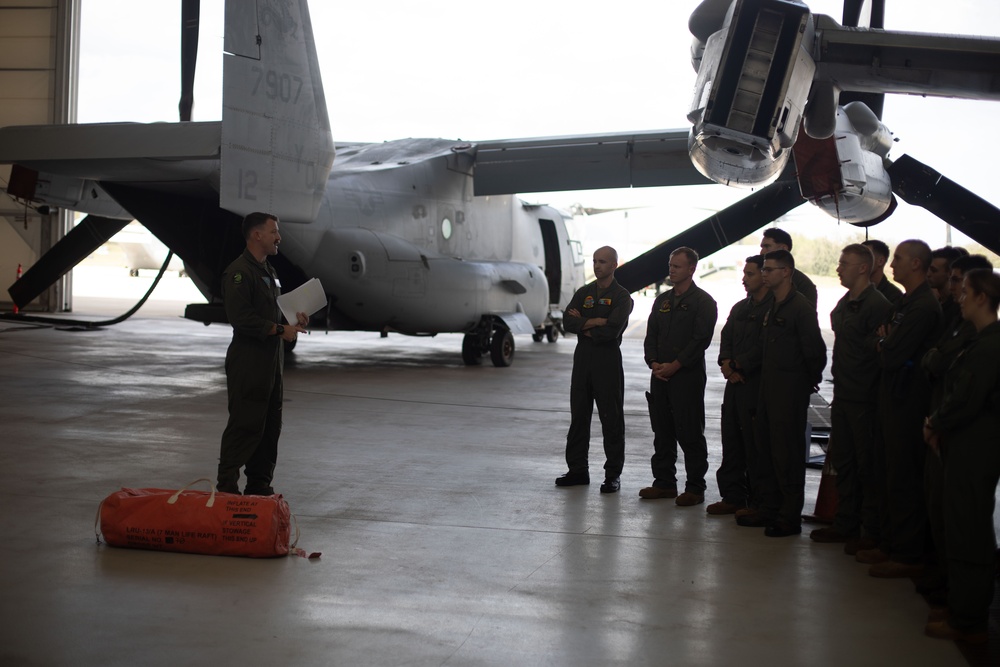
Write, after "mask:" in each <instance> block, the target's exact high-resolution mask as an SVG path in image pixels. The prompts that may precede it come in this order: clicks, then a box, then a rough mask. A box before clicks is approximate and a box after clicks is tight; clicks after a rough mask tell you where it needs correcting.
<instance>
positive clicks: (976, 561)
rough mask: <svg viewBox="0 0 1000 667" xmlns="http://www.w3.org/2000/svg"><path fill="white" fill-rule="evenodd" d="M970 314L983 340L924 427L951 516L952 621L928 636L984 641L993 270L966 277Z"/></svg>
mask: <svg viewBox="0 0 1000 667" xmlns="http://www.w3.org/2000/svg"><path fill="white" fill-rule="evenodd" d="M960 303H961V309H962V317H963V318H964V319H965V320H966V321H967V322H971V323H972V324H973V325H974V326H975V328H976V336H975V337H974V338H973V339H972V341H971V342H970V343H969V345H968V346H967V347H966V348H965V349H964V350H963V351H962V352H961V353H960V354H959V356H958V357H957V358H956V359H955V362H954V363H953V364H952V366H951V368H949V369H948V373H947V375H946V376H945V394H944V398H943V400H942V402H941V405H940V406H939V407H938V409H937V410H935V411H934V412H933V413H932V414H931V415H930V417H928V418H927V421H926V422H925V423H924V439H925V440H926V441H927V444H928V445H930V447H931V450H932V452H931V454H930V455H932V456H933V455H935V454H937V455H939V456H941V458H942V460H943V462H944V515H945V516H944V518H945V540H946V543H947V552H948V612H947V617H944V615H942V614H933V613H932V617H931V618H930V619H929V622H928V623H927V626H926V627H925V628H924V633H925V634H927V635H928V636H931V637H937V638H940V639H952V640H959V641H966V642H971V643H984V642H986V641H987V639H988V634H987V620H988V616H989V610H990V604H991V603H992V601H993V579H994V574H995V565H994V561H995V557H996V556H995V554H996V535H995V534H994V530H993V508H994V495H995V493H996V487H997V481H998V479H1000V447H998V446H997V443H996V433H997V429H998V428H1000V323H998V322H997V307H998V306H1000V276H998V275H997V274H995V273H993V272H992V271H990V270H988V269H974V270H972V271H969V272H968V273H966V274H965V282H964V284H963V286H962V297H961V299H960Z"/></svg>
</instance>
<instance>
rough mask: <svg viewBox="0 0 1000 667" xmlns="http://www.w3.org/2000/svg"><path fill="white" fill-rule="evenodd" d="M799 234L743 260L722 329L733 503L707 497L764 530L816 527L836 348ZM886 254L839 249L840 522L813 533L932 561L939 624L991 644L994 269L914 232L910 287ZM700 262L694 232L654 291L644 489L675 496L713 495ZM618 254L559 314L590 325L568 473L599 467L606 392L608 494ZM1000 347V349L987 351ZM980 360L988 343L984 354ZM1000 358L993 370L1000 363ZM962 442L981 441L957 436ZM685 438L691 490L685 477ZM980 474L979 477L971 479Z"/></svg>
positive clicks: (620, 443) (725, 443)
mask: <svg viewBox="0 0 1000 667" xmlns="http://www.w3.org/2000/svg"><path fill="white" fill-rule="evenodd" d="M791 249H792V239H791V237H790V236H789V235H788V234H787V233H786V232H784V231H782V230H780V229H777V228H772V229H768V230H766V231H765V232H764V236H763V239H762V241H761V254H759V255H754V256H752V257H748V258H747V259H746V262H745V264H744V267H743V286H744V288H745V289H746V292H747V296H746V298H745V299H742V300H740V301H739V302H737V303H736V304H735V305H734V306H733V307H732V310H731V311H730V313H729V317H728V318H727V320H726V322H725V325H724V326H723V327H722V331H721V340H720V345H719V358H718V364H719V368H720V370H721V372H722V375H723V377H724V378H725V379H726V387H725V393H724V397H723V403H722V416H721V441H722V443H721V444H722V462H721V465H720V466H719V469H718V471H717V474H716V478H717V482H718V487H719V493H720V495H721V500H719V501H718V502H715V503H712V504H709V505H708V506H707V508H706V509H707V512H708V513H709V514H711V515H730V514H732V515H735V520H736V523H737V524H739V525H740V526H746V527H757V528H763V532H764V535H766V536H768V537H787V536H791V535H797V534H800V533H801V532H802V527H801V524H802V509H803V504H804V490H805V468H806V459H807V454H808V445H809V442H808V437H807V429H808V425H807V422H808V419H807V416H808V410H809V406H810V400H811V398H810V397H811V396H812V395H813V394H814V393H817V392H818V391H819V386H820V383H821V382H822V379H823V377H822V374H823V370H824V368H825V367H826V361H827V357H826V352H827V350H826V344H825V343H824V340H823V336H822V334H821V331H820V326H819V322H818V316H817V290H816V287H815V285H814V284H813V283H812V281H810V280H809V278H808V277H807V276H806V275H805V274H804V273H802V272H800V271H796V269H795V261H794V258H793V256H792V254H791ZM888 260H889V248H888V247H887V246H886V244H885V243H883V242H881V241H877V240H869V241H865V242H864V243H859V244H851V245H848V246H847V247H845V248H844V249H843V251H842V252H841V256H840V261H839V263H838V265H837V275H838V277H839V278H840V283H841V285H842V286H843V287H845V288H846V289H847V292H846V293H845V294H844V296H843V297H842V298H841V299H840V300H839V301H838V302H837V305H836V306H835V307H834V309H833V311H832V312H831V313H830V322H831V327H832V330H833V332H834V336H835V338H834V344H833V355H832V356H833V361H832V368H831V375H832V376H833V401H832V403H831V406H830V422H831V433H830V445H829V451H828V456H829V458H830V463H831V465H832V467H833V468H834V469H835V471H836V488H837V495H838V503H837V510H836V516H835V519H834V522H833V524H832V525H831V526H829V527H825V528H818V529H816V530H813V531H812V532H811V533H810V537H811V538H812V539H813V540H814V541H816V542H822V543H843V544H844V545H845V546H844V551H845V553H847V554H849V555H853V556H854V557H855V558H856V559H857V560H858V561H859V562H861V563H865V564H868V565H869V574H870V575H871V576H874V577H881V578H896V577H916V578H920V579H919V581H918V590H920V591H921V592H923V593H925V594H928V596H929V599H930V600H931V602H932V604H935V603H937V604H939V605H940V608H939V609H932V612H931V616H930V618H929V619H928V623H927V626H926V627H925V632H926V634H928V635H930V636H934V637H941V638H947V639H959V640H964V641H969V642H983V641H986V637H987V635H986V620H987V615H988V611H989V605H990V603H991V602H992V594H993V593H992V591H993V588H992V586H993V567H994V565H993V561H994V553H995V551H996V541H995V536H994V531H993V519H992V516H993V497H994V493H995V488H996V484H997V476H998V475H1000V448H996V447H992V448H986V447H983V446H980V445H979V444H977V443H978V442H979V440H982V439H983V437H987V438H988V437H989V436H988V435H986V433H989V431H990V429H993V433H995V428H996V427H998V426H1000V417H998V416H997V412H998V410H997V409H998V408H1000V325H997V324H996V318H997V315H996V312H997V304H998V303H1000V276H997V274H994V273H993V271H992V265H991V264H990V263H989V261H988V260H987V259H986V258H985V257H983V256H981V255H972V256H969V255H968V253H967V252H965V251H964V250H961V249H959V248H952V247H945V248H941V249H938V250H935V251H933V252H932V251H931V249H930V248H929V247H928V246H927V244H926V243H924V242H923V241H919V240H909V241H904V242H903V243H901V244H899V245H898V246H897V248H896V249H895V251H894V253H893V255H892V262H891V264H890V267H891V270H892V274H893V280H894V281H895V283H897V284H899V285H900V286H901V287H902V288H903V290H900V289H899V288H898V287H896V286H895V285H894V284H893V283H892V282H890V281H889V280H888V279H887V277H886V276H885V274H884V267H885V265H886V263H887V262H888ZM697 263H698V255H697V253H696V252H695V251H694V250H692V249H691V248H686V247H681V248H678V249H676V250H674V252H673V253H672V254H671V255H670V264H669V278H670V283H671V285H672V287H671V289H669V290H668V291H666V292H664V293H663V294H661V295H659V296H658V297H657V298H656V299H655V301H654V302H653V306H652V310H651V312H650V315H649V318H648V321H647V327H646V335H645V340H644V344H643V349H644V357H645V361H646V364H647V366H649V368H650V370H651V377H650V388H649V391H648V392H646V399H647V402H648V406H649V415H650V422H651V426H652V430H653V450H654V453H653V456H652V459H651V468H652V475H653V482H652V484H651V485H650V486H648V487H645V488H643V489H641V490H640V491H639V496H640V497H641V498H643V499H646V500H656V499H675V502H676V504H677V505H680V506H694V505H698V504H701V503H703V502H704V500H705V490H706V482H705V475H706V474H707V472H708V467H709V466H708V448H707V443H706V439H705V404H704V398H705V386H706V381H707V373H706V364H705V351H706V350H707V348H708V347H709V345H710V343H711V341H712V338H713V335H714V332H715V325H716V320H717V317H718V311H717V305H716V302H715V300H714V299H713V298H712V297H711V296H710V295H709V294H708V293H707V292H705V291H704V290H703V289H701V288H700V287H698V286H697V285H696V284H695V283H694V273H695V270H696V268H697ZM616 267H617V253H616V252H615V251H614V249H613V248H610V247H604V248H600V249H598V250H597V251H596V252H595V253H594V275H595V281H594V282H592V283H590V284H588V285H586V286H584V287H583V288H581V289H580V290H579V291H578V292H577V293H576V295H575V296H574V297H573V299H572V300H571V302H570V304H569V305H568V307H567V309H566V312H565V317H564V326H565V328H566V330H567V331H568V332H571V333H576V334H577V336H578V344H577V348H576V351H575V354H574V360H573V373H572V380H571V392H570V393H571V397H570V403H571V413H572V421H571V425H570V429H569V433H568V435H567V443H566V462H567V466H568V472H567V473H566V474H565V475H563V476H561V477H559V478H557V479H556V485H557V486H561V487H565V486H576V485H581V484H589V482H590V476H589V470H588V449H589V441H590V423H591V418H592V415H593V405H594V404H595V403H596V405H597V409H598V412H599V416H600V419H601V425H602V429H603V436H604V449H605V455H606V459H607V462H606V464H605V468H604V473H605V474H604V482H603V483H602V485H601V492H602V493H615V492H617V491H618V490H619V489H620V476H621V472H622V468H623V466H624V461H625V454H624V452H625V424H624V418H623V403H624V373H623V369H622V357H621V348H620V346H621V340H622V335H623V333H624V331H625V328H626V326H627V325H628V319H629V315H630V314H631V311H632V307H633V301H632V299H631V297H630V295H629V293H628V291H627V290H625V289H624V288H623V287H621V286H620V285H619V284H618V283H617V281H616V280H615V279H614V270H615V268H616ZM966 274H969V276H968V279H966ZM960 304H961V305H960ZM967 304H968V305H967ZM990 313H992V315H991V314H990ZM991 318H992V319H991ZM994 332H995V333H994ZM994 338H995V339H996V343H994V342H993V339H994ZM994 346H995V347H994ZM990 353H992V354H993V356H994V357H995V358H996V360H994V361H992V362H990V361H989V360H990V357H989V354H990ZM970 357H971V358H973V359H975V358H979V359H980V360H979V361H978V362H976V365H970V361H969V358H970ZM991 363H992V366H990V364H991ZM984 366H989V367H988V368H987V367H984ZM992 367H997V368H998V371H997V372H996V373H994V374H993V375H991V374H990V373H991V370H990V369H991V368H992ZM963 369H964V370H963ZM973 371H975V372H973ZM963 373H964V374H965V375H963ZM966 375H970V376H975V380H974V381H973V380H970V379H969V377H966ZM977 392H978V393H977ZM983 420H986V422H985V423H983ZM991 420H992V421H991ZM993 422H996V423H993ZM970 430H971V432H972V435H970V433H969V431H970ZM984 430H985V433H984ZM980 436H982V437H980ZM993 437H995V435H993ZM977 438H978V439H977ZM966 441H968V442H971V443H972V444H971V445H968V446H964V445H962V444H960V443H964V442H966ZM678 445H680V449H681V451H682V452H683V455H684V468H685V474H686V478H685V484H684V488H683V490H680V489H679V488H678V484H677V468H676V466H677V456H678V455H677V448H678ZM959 449H961V450H962V451H961V452H960V453H959V454H954V453H953V452H955V451H957V450H959ZM986 449H995V450H998V452H993V451H985V450H986ZM981 450H983V451H981ZM969 451H972V452H973V453H972V454H969V453H968V452H969ZM970 462H972V463H970ZM976 475H978V477H977V478H976V483H974V484H972V485H971V486H972V487H974V488H975V490H974V491H970V490H969V489H970V483H969V480H968V478H969V477H970V476H976ZM991 482H992V485H991ZM679 491H680V493H679Z"/></svg>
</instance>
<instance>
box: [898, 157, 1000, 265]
mask: <svg viewBox="0 0 1000 667" xmlns="http://www.w3.org/2000/svg"><path fill="white" fill-rule="evenodd" d="M888 171H889V177H890V178H891V179H892V191H893V192H895V193H896V194H897V195H898V196H899V197H901V198H902V199H903V201H905V202H906V203H908V204H912V205H914V206H920V207H921V208H925V209H927V210H928V211H930V212H931V213H933V214H934V215H936V216H937V217H939V218H941V219H942V220H944V221H945V222H947V223H948V224H949V225H951V226H952V227H954V228H955V229H957V230H959V231H960V232H962V233H963V234H965V235H966V236H968V237H969V238H971V239H973V240H975V241H976V242H978V243H981V244H982V245H984V246H986V247H987V248H989V249H990V250H992V251H993V252H1000V209H998V208H997V207H996V206H994V205H993V204H991V203H989V202H988V201H986V200H985V199H983V198H982V197H980V196H979V195H977V194H975V193H973V192H971V191H969V190H966V189H965V188H963V187H962V186H961V185H959V184H958V183H956V182H954V181H952V180H950V179H948V178H946V177H944V176H942V175H941V174H940V173H939V172H937V171H935V170H933V169H931V168H930V167H928V166H927V165H925V164H923V163H922V162H920V161H919V160H915V159H913V158H912V157H910V156H909V155H903V156H902V157H900V158H899V159H898V160H896V161H895V162H893V163H892V165H891V166H890V167H889V168H888Z"/></svg>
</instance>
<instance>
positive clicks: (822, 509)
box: [802, 442, 837, 523]
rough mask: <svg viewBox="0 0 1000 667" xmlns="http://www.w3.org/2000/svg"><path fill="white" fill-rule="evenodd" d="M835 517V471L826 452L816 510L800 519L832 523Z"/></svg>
mask: <svg viewBox="0 0 1000 667" xmlns="http://www.w3.org/2000/svg"><path fill="white" fill-rule="evenodd" d="M830 445H831V446H832V445H833V443H832V442H831V443H830ZM835 516H837V471H836V470H834V468H833V465H831V464H830V454H829V452H827V456H826V461H824V462H823V473H822V474H821V475H820V478H819V493H817V494H816V509H815V510H813V513H812V514H803V515H802V519H803V520H804V521H812V522H815V523H833V519H834V517H835Z"/></svg>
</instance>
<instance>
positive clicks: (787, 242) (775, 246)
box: [760, 227, 819, 308]
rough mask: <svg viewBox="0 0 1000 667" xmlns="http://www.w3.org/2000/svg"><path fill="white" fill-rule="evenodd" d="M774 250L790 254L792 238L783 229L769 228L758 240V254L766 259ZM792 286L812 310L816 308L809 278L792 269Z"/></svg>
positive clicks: (814, 291)
mask: <svg viewBox="0 0 1000 667" xmlns="http://www.w3.org/2000/svg"><path fill="white" fill-rule="evenodd" d="M775 250H786V251H788V252H789V253H791V252H792V237H791V235H790V234H789V233H788V232H786V231H785V230H783V229H778V228H777V227H769V228H767V229H765V230H764V236H763V238H761V240H760V254H761V255H764V256H765V257H766V256H767V253H769V252H774V251H775ZM792 285H793V286H794V287H795V290H796V291H797V292H802V296H804V297H805V298H806V300H807V301H808V302H809V303H811V304H812V305H813V308H816V304H817V302H818V297H819V295H818V293H817V291H816V285H814V284H813V281H812V280H810V279H809V276H807V275H806V274H804V273H802V272H801V271H797V270H794V269H793V271H792Z"/></svg>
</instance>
